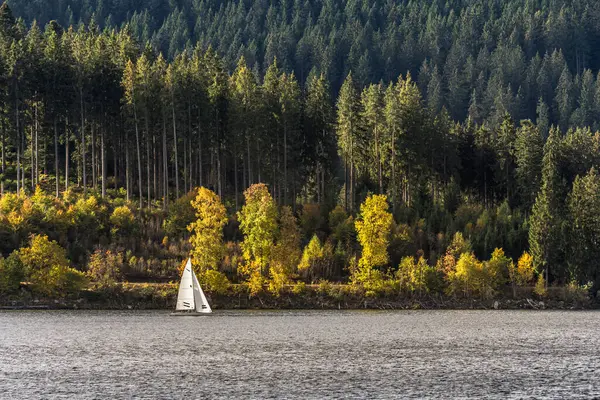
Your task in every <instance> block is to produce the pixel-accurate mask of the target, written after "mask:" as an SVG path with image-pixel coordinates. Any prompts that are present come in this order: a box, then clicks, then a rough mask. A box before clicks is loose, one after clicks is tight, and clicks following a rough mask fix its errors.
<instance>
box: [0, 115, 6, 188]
mask: <svg viewBox="0 0 600 400" xmlns="http://www.w3.org/2000/svg"><path fill="white" fill-rule="evenodd" d="M0 123H2V122H1V121H0ZM5 149H6V126H5V125H4V124H2V181H1V182H0V196H3V195H4V181H5V180H6V175H5V174H6V150H5Z"/></svg>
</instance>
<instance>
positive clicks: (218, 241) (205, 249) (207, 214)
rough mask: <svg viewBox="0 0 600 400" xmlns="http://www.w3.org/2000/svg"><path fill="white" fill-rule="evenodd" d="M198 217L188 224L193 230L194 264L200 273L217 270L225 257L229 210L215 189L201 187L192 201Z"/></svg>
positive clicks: (191, 240) (190, 229) (191, 241)
mask: <svg viewBox="0 0 600 400" xmlns="http://www.w3.org/2000/svg"><path fill="white" fill-rule="evenodd" d="M191 203H192V206H193V207H194V210H195V212H196V219H195V220H194V222H192V223H191V224H189V225H188V230H189V231H190V232H192V236H191V237H190V243H191V245H192V264H193V265H194V268H195V269H196V270H197V272H198V273H199V274H200V275H204V274H205V273H206V272H207V271H209V270H215V271H216V270H217V269H218V267H219V263H220V262H221V259H222V258H223V251H224V247H223V227H224V226H225V224H226V223H227V210H226V209H225V206H223V204H222V203H221V199H220V197H219V196H218V195H217V194H216V193H214V192H213V191H211V190H209V189H207V188H205V187H200V188H198V190H197V191H196V197H195V198H194V199H193V200H192V201H191Z"/></svg>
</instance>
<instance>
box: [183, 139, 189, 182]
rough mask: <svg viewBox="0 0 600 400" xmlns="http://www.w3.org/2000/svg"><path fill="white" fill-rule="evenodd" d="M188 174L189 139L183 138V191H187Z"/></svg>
mask: <svg viewBox="0 0 600 400" xmlns="http://www.w3.org/2000/svg"><path fill="white" fill-rule="evenodd" d="M187 188H188V174H187V139H186V138H185V137H184V138H183V193H186V192H187Z"/></svg>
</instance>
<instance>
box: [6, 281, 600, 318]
mask: <svg viewBox="0 0 600 400" xmlns="http://www.w3.org/2000/svg"><path fill="white" fill-rule="evenodd" d="M508 289H510V288H508ZM519 289H520V290H519V292H518V293H517V297H513V296H512V292H511V291H510V290H505V291H504V292H499V293H498V294H497V296H496V297H494V298H489V299H481V298H459V297H450V296H446V295H441V294H424V295H422V296H416V295H413V296H407V295H402V294H397V293H387V294H381V295H379V296H367V295H365V294H364V293H363V292H361V290H360V288H356V287H352V286H349V285H331V286H330V287H328V288H323V287H320V286H319V285H307V286H306V287H305V288H304V289H303V291H302V292H299V293H294V292H292V291H284V292H283V293H281V294H280V295H278V296H276V295H273V294H271V293H268V292H262V293H260V294H257V295H255V296H250V295H249V293H248V291H247V288H246V287H245V286H243V285H232V286H231V288H229V289H228V290H227V291H226V292H225V293H211V292H209V291H207V296H208V298H209V302H210V304H211V307H212V308H213V309H214V310H311V309H312V310H365V309H371V310H593V309H600V303H599V302H598V301H597V300H595V299H593V298H591V297H587V296H586V297H584V296H582V295H581V293H570V292H569V291H568V290H567V289H566V288H563V287H556V288H554V287H553V288H549V290H548V296H547V297H545V298H537V297H536V296H535V295H533V293H532V291H531V290H526V289H528V288H519ZM176 297H177V287H176V285H174V284H130V283H124V284H117V285H115V286H112V287H104V288H94V289H90V290H85V291H83V292H81V293H80V295H79V296H74V297H66V298H41V297H36V296H34V295H33V294H32V293H31V292H29V291H28V290H25V289H22V290H21V293H20V294H18V295H14V296H10V297H5V298H0V311H2V310H61V309H62V310H173V309H174V308H175V302H176Z"/></svg>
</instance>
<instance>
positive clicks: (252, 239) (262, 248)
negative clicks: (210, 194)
mask: <svg viewBox="0 0 600 400" xmlns="http://www.w3.org/2000/svg"><path fill="white" fill-rule="evenodd" d="M244 197H245V200H246V201H245V204H244V206H243V207H242V209H241V211H239V212H238V214H237V216H238V220H239V222H240V230H241V231H242V233H243V235H244V241H243V242H242V250H243V252H244V260H245V263H244V264H243V265H242V266H241V268H240V271H239V272H240V274H241V275H243V276H246V277H248V278H249V279H250V282H251V284H253V285H252V286H253V287H254V288H255V289H258V286H260V285H262V282H263V280H264V277H265V276H266V275H267V273H268V267H269V262H270V261H271V253H272V250H273V247H274V242H275V238H276V237H277V214H278V213H277V206H276V204H275V202H274V201H273V197H271V194H270V193H269V189H268V188H267V186H266V185H265V184H263V183H256V184H254V185H252V186H250V187H249V188H248V189H247V190H246V191H245V192H244Z"/></svg>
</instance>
